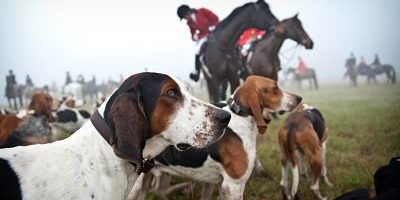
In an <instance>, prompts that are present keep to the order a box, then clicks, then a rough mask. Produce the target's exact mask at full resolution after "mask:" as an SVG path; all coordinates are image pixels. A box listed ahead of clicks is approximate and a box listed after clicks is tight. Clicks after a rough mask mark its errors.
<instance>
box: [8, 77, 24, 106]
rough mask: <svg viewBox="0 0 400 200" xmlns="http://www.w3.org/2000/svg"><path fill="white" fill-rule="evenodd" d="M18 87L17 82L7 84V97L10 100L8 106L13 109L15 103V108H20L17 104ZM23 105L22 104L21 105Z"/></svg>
mask: <svg viewBox="0 0 400 200" xmlns="http://www.w3.org/2000/svg"><path fill="white" fill-rule="evenodd" d="M17 89H18V87H17V84H15V83H7V85H6V97H7V100H8V107H9V108H11V109H13V105H14V109H15V110H18V106H17V97H18V91H17ZM21 107H22V105H21Z"/></svg>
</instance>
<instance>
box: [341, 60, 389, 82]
mask: <svg viewBox="0 0 400 200" xmlns="http://www.w3.org/2000/svg"><path fill="white" fill-rule="evenodd" d="M381 74H386V77H387V83H388V84H395V83H396V70H395V69H394V67H393V66H392V65H389V64H383V65H380V66H377V67H372V66H370V65H367V64H359V65H358V66H357V69H356V70H355V71H352V72H351V73H350V72H349V76H356V77H357V76H366V77H367V83H368V84H371V81H372V82H373V83H374V84H377V80H376V76H377V75H381Z"/></svg>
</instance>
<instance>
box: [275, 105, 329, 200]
mask: <svg viewBox="0 0 400 200" xmlns="http://www.w3.org/2000/svg"><path fill="white" fill-rule="evenodd" d="M278 139H279V146H280V149H281V158H280V159H281V164H282V179H281V182H280V185H281V187H282V194H283V196H284V198H285V199H289V200H290V199H297V198H298V197H297V188H298V185H299V174H300V173H301V174H304V175H305V176H307V170H306V169H307V168H306V166H305V160H304V156H305V157H306V160H307V161H308V162H309V163H310V168H311V190H312V191H313V193H314V195H315V196H316V197H317V198H318V199H326V197H323V196H322V195H321V193H320V191H319V178H320V177H321V175H322V177H323V178H324V181H325V183H326V184H327V185H328V186H332V184H331V182H330V181H329V179H328V176H327V167H326V144H327V142H328V128H327V127H326V125H325V119H324V117H323V116H322V114H321V112H320V111H319V110H318V109H317V108H314V107H312V106H309V105H307V104H303V103H302V104H299V105H298V106H297V107H296V109H295V110H294V111H293V112H292V113H290V114H289V116H288V117H287V118H286V120H285V122H284V124H283V126H282V127H281V128H280V129H279V134H278ZM290 166H291V168H292V174H293V176H292V178H293V182H292V188H291V191H290V192H289V188H288V170H289V167H290ZM299 169H300V170H299ZM299 171H300V172H299Z"/></svg>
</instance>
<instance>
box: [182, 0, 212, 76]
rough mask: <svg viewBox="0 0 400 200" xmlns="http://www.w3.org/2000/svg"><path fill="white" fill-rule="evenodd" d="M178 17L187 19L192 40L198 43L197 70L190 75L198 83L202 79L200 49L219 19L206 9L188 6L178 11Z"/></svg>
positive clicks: (183, 6)
mask: <svg viewBox="0 0 400 200" xmlns="http://www.w3.org/2000/svg"><path fill="white" fill-rule="evenodd" d="M177 14H178V17H179V18H180V19H181V20H182V19H185V20H186V22H187V25H188V26H189V29H190V33H191V35H192V40H193V41H195V42H196V56H195V69H196V71H195V72H194V73H190V76H189V77H190V78H191V79H192V80H194V81H196V82H197V81H198V80H199V77H200V67H201V62H200V49H201V46H202V45H203V44H204V42H205V41H206V40H207V35H208V34H209V32H210V31H211V30H213V29H214V27H215V25H217V24H218V22H219V19H218V17H217V15H215V14H214V13H213V12H211V11H210V10H208V9H206V8H199V9H195V8H190V7H189V6H188V5H185V4H183V5H181V6H179V7H178V10H177Z"/></svg>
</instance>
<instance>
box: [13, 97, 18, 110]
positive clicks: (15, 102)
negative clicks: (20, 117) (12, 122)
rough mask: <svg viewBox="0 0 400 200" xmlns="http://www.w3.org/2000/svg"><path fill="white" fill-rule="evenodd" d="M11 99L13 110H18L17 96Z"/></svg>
mask: <svg viewBox="0 0 400 200" xmlns="http://www.w3.org/2000/svg"><path fill="white" fill-rule="evenodd" d="M13 100H14V108H15V110H18V106H17V97H14V98H13Z"/></svg>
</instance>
